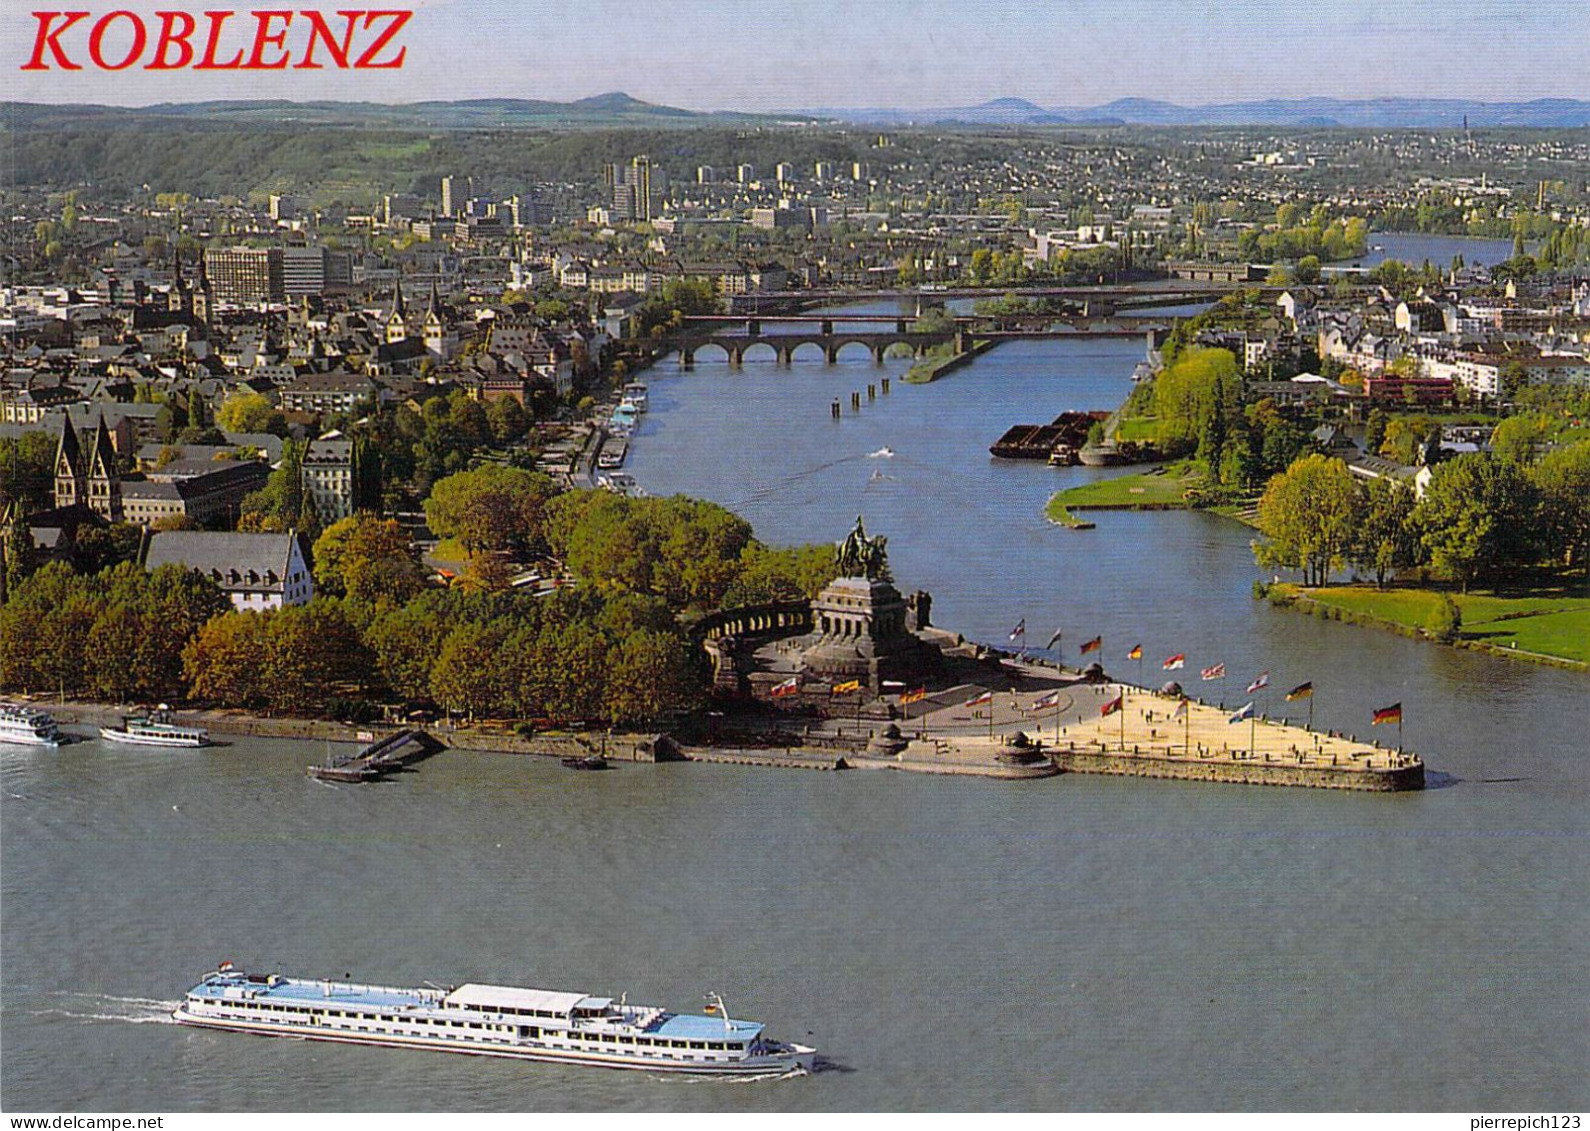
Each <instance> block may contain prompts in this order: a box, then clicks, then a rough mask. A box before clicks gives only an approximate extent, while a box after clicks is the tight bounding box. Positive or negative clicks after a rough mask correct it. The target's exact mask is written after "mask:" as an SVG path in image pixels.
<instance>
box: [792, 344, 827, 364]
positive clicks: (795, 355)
mask: <svg viewBox="0 0 1590 1131" xmlns="http://www.w3.org/2000/svg"><path fill="white" fill-rule="evenodd" d="M827 356H828V351H827V350H825V349H824V348H823V343H822V342H820V341H818V340H817V339H816V338H799V339H797V340H796V341H795V342H794V343H793V344H791V345H790V347H789V358H790V360H791V361H796V360H799V359H801V358H803V357H804V358H805V359H807V360H809V361H822V360H825V359H826V358H827Z"/></svg>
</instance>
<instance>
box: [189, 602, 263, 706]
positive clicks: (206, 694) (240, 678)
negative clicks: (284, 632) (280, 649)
mask: <svg viewBox="0 0 1590 1131" xmlns="http://www.w3.org/2000/svg"><path fill="white" fill-rule="evenodd" d="M267 648H268V640H267V614H265V613H259V612H254V611H252V610H251V611H248V612H235V613H228V614H226V615H224V616H219V617H216V618H215V619H214V620H211V621H210V622H208V623H207V624H205V626H204V627H203V628H201V629H200V630H199V631H198V633H197V634H195V635H194V637H193V639H192V640H190V641H189V642H188V644H187V646H186V647H184V648H183V650H182V674H183V678H184V679H185V680H186V681H187V684H188V695H189V697H190V698H193V699H196V700H199V701H201V702H205V703H214V704H217V705H220V706H226V707H257V706H262V705H264V703H265V702H266V700H267V696H266V694H265V688H264V683H263V679H262V675H263V673H262V669H261V663H260V661H261V657H263V656H264V655H265V654H266V651H267Z"/></svg>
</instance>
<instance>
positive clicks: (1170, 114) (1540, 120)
mask: <svg viewBox="0 0 1590 1131" xmlns="http://www.w3.org/2000/svg"><path fill="white" fill-rule="evenodd" d="M813 114H815V115H816V116H819V117H823V118H828V119H831V120H838V121H844V122H853V123H856V124H858V125H859V124H862V123H866V124H874V125H906V124H911V123H917V124H934V123H942V124H951V123H958V122H963V123H967V124H983V125H1064V124H1070V125H1141V126H1277V127H1330V126H1344V127H1356V128H1361V129H1364V128H1367V129H1412V128H1419V129H1456V128H1461V127H1462V125H1463V119H1464V117H1465V115H1466V116H1467V118H1468V123H1469V125H1470V126H1471V127H1475V128H1483V127H1489V126H1523V127H1534V128H1541V129H1577V128H1580V127H1583V126H1587V125H1590V102H1587V101H1583V100H1580V99H1573V98H1541V99H1536V100H1534V101H1532V102H1479V101H1473V100H1468V99H1456V98H1369V99H1339V98H1295V99H1279V98H1271V99H1263V100H1260V101H1254V102H1223V103H1212V104H1210V105H1206V106H1179V105H1177V104H1175V103H1173V102H1161V101H1156V100H1154V99H1150V98H1118V99H1116V100H1115V101H1114V102H1106V103H1105V104H1103V105H1102V106H1089V107H1066V106H1060V107H1053V108H1050V109H1045V108H1044V107H1042V106H1039V105H1037V104H1036V103H1033V102H1029V101H1027V100H1026V99H1023V98H996V99H993V100H991V101H989V102H983V103H980V104H978V105H976V106H951V107H943V108H938V109H929V110H901V109H858V110H843V109H838V110H836V109H826V110H816V111H813Z"/></svg>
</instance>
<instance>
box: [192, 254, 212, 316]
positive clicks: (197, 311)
mask: <svg viewBox="0 0 1590 1131" xmlns="http://www.w3.org/2000/svg"><path fill="white" fill-rule="evenodd" d="M214 309H215V300H214V298H213V297H212V296H211V294H210V273H209V272H208V271H207V270H205V267H204V250H203V249H202V248H201V249H200V250H199V275H198V278H197V279H196V280H195V282H194V284H193V316H194V317H195V318H197V319H198V320H199V321H200V322H208V321H209V320H210V314H211V312H212V311H213V310H214Z"/></svg>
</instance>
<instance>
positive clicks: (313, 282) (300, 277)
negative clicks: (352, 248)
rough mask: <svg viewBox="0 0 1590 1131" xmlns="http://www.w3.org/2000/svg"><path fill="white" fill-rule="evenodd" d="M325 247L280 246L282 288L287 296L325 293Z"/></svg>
mask: <svg viewBox="0 0 1590 1131" xmlns="http://www.w3.org/2000/svg"><path fill="white" fill-rule="evenodd" d="M326 259H327V256H326V249H325V248H323V247H284V248H282V290H283V292H284V293H285V294H286V295H287V297H288V298H302V297H303V296H304V295H319V294H325V293H326Z"/></svg>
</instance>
